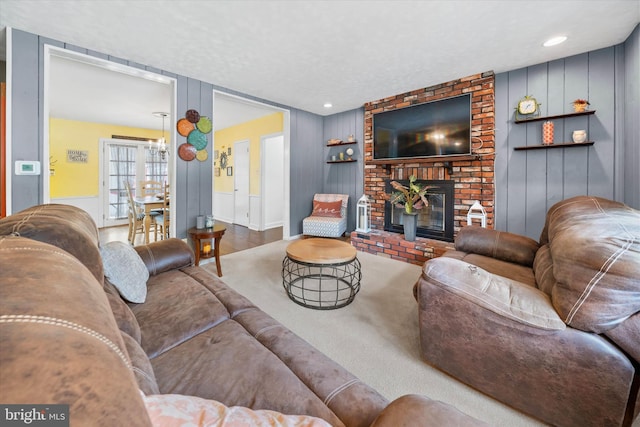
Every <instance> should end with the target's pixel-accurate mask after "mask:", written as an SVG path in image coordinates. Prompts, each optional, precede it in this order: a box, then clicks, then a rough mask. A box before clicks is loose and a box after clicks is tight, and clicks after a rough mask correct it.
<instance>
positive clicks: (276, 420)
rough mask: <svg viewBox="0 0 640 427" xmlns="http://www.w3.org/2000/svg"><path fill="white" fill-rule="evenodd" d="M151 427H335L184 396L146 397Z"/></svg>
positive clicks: (314, 420) (295, 416)
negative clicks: (186, 426)
mask: <svg viewBox="0 0 640 427" xmlns="http://www.w3.org/2000/svg"><path fill="white" fill-rule="evenodd" d="M143 400H144V403H145V405H146V407H147V412H148V414H149V418H151V423H152V424H153V425H154V426H158V427H182V426H184V425H190V426H191V425H192V426H208V427H223V426H229V427H232V426H255V427H331V425H330V424H329V423H327V422H326V421H324V420H322V419H320V418H316V417H310V416H306V415H285V414H281V413H279V412H276V411H270V410H256V411H254V410H252V409H249V408H244V407H241V406H234V407H228V406H225V405H223V404H222V403H220V402H217V401H215V400H208V399H202V398H200V397H195V396H185V395H180V394H161V395H149V396H144V397H143Z"/></svg>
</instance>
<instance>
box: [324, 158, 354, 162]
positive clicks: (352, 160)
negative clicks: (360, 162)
mask: <svg viewBox="0 0 640 427" xmlns="http://www.w3.org/2000/svg"><path fill="white" fill-rule="evenodd" d="M353 162H357V160H356V159H351V160H327V163H353Z"/></svg>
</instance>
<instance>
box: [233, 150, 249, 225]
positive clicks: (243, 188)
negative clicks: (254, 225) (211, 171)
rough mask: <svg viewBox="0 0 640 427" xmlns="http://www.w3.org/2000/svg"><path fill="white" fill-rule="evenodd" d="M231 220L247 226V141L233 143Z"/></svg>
mask: <svg viewBox="0 0 640 427" xmlns="http://www.w3.org/2000/svg"><path fill="white" fill-rule="evenodd" d="M233 159H234V160H233V174H234V175H233V176H234V178H233V183H234V184H233V190H234V193H233V194H234V197H233V199H234V200H233V206H234V209H233V222H234V224H238V225H243V226H245V227H248V226H249V141H248V140H245V141H238V142H235V143H234V144H233Z"/></svg>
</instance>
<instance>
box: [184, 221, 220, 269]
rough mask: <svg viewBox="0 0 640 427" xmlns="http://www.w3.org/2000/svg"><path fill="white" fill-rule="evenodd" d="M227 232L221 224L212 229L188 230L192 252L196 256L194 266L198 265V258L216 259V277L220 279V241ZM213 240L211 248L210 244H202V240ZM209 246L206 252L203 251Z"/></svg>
mask: <svg viewBox="0 0 640 427" xmlns="http://www.w3.org/2000/svg"><path fill="white" fill-rule="evenodd" d="M225 231H227V227H225V226H224V225H222V224H215V225H214V226H213V228H196V227H192V228H190V229H189V230H188V233H189V236H191V240H193V246H194V248H193V251H194V252H195V254H196V265H200V258H203V259H205V258H212V257H215V258H216V267H217V268H218V277H222V267H220V240H222V235H223V234H224V232H225ZM207 239H211V240H213V248H212V247H211V244H210V243H204V244H202V240H207ZM207 245H209V248H208V251H205V248H206V246H207Z"/></svg>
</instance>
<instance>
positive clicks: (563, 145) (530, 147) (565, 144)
mask: <svg viewBox="0 0 640 427" xmlns="http://www.w3.org/2000/svg"><path fill="white" fill-rule="evenodd" d="M594 142H595V141H585V142H563V143H561V144H548V145H527V146H523V147H513V149H514V150H516V151H517V150H540V149H547V148H567V147H586V146H589V145H593V144H594Z"/></svg>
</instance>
